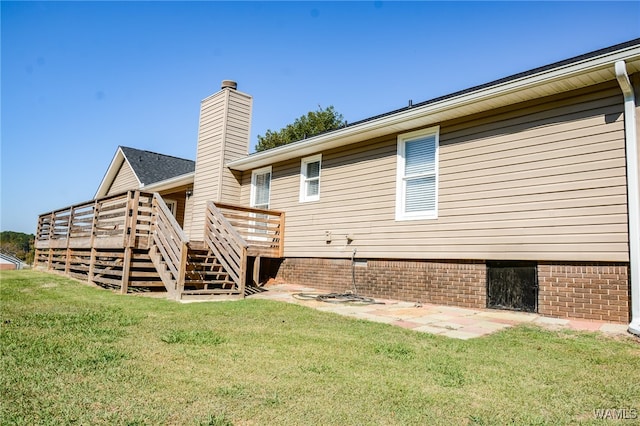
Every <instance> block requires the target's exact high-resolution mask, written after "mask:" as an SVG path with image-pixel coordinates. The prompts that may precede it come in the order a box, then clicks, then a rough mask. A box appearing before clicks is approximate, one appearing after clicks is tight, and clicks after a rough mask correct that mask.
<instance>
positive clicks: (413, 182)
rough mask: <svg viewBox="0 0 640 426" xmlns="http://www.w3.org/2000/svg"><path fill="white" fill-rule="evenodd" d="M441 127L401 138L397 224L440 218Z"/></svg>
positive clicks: (398, 166) (419, 131) (397, 185)
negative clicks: (439, 136)
mask: <svg viewBox="0 0 640 426" xmlns="http://www.w3.org/2000/svg"><path fill="white" fill-rule="evenodd" d="M439 130H440V128H439V127H432V128H429V129H424V130H418V131H415V132H411V133H405V134H403V135H399V136H398V154H397V177H396V220H417V219H435V218H437V217H438V148H439V138H438V133H439Z"/></svg>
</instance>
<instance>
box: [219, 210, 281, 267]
mask: <svg viewBox="0 0 640 426" xmlns="http://www.w3.org/2000/svg"><path fill="white" fill-rule="evenodd" d="M215 206H216V207H217V208H218V210H219V211H220V212H221V213H222V215H223V216H224V217H225V219H227V221H229V223H230V224H231V226H232V227H233V228H234V229H235V230H236V232H237V233H238V235H239V236H240V237H242V239H243V240H245V241H246V242H247V244H248V255H249V256H268V257H283V255H284V238H283V237H284V212H281V211H276V210H264V209H256V208H252V207H242V206H235V205H232V204H225V203H215Z"/></svg>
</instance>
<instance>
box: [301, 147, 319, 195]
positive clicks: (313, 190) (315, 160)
mask: <svg viewBox="0 0 640 426" xmlns="http://www.w3.org/2000/svg"><path fill="white" fill-rule="evenodd" d="M321 163H322V154H318V155H314V156H312V157H306V158H303V159H302V164H301V166H300V202H301V203H303V202H306V201H318V200H319V199H320V169H321Z"/></svg>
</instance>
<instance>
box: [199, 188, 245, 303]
mask: <svg viewBox="0 0 640 426" xmlns="http://www.w3.org/2000/svg"><path fill="white" fill-rule="evenodd" d="M204 239H205V243H206V244H207V246H208V247H209V249H210V250H211V251H212V252H213V254H214V255H215V256H216V257H217V258H218V261H219V262H220V263H221V264H222V266H223V267H224V268H225V270H226V271H227V273H228V274H229V276H230V277H231V279H232V280H233V282H234V283H235V284H236V285H237V287H238V291H239V292H240V294H244V287H245V282H246V267H247V248H248V247H249V244H248V243H247V242H246V241H245V240H244V238H242V236H240V234H239V233H238V232H237V231H236V230H235V229H234V227H233V225H231V223H230V222H229V221H228V220H227V219H226V218H225V217H224V215H223V214H222V212H221V211H220V210H219V209H218V208H217V207H216V205H215V204H214V203H213V201H209V202H207V214H206V216H205V230H204Z"/></svg>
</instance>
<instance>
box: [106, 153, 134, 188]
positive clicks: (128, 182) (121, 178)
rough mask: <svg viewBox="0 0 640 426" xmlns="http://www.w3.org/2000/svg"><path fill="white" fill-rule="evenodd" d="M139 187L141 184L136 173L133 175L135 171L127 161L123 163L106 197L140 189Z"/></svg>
mask: <svg viewBox="0 0 640 426" xmlns="http://www.w3.org/2000/svg"><path fill="white" fill-rule="evenodd" d="M139 186H140V183H139V182H138V178H137V177H136V175H135V173H133V169H132V168H131V166H130V165H129V163H128V162H127V161H123V162H122V164H121V165H120V169H119V170H118V173H117V174H116V177H115V178H114V179H113V182H112V183H111V186H110V187H109V190H108V191H107V194H106V195H112V194H118V193H120V192H123V191H128V190H130V189H138V187H139Z"/></svg>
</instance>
